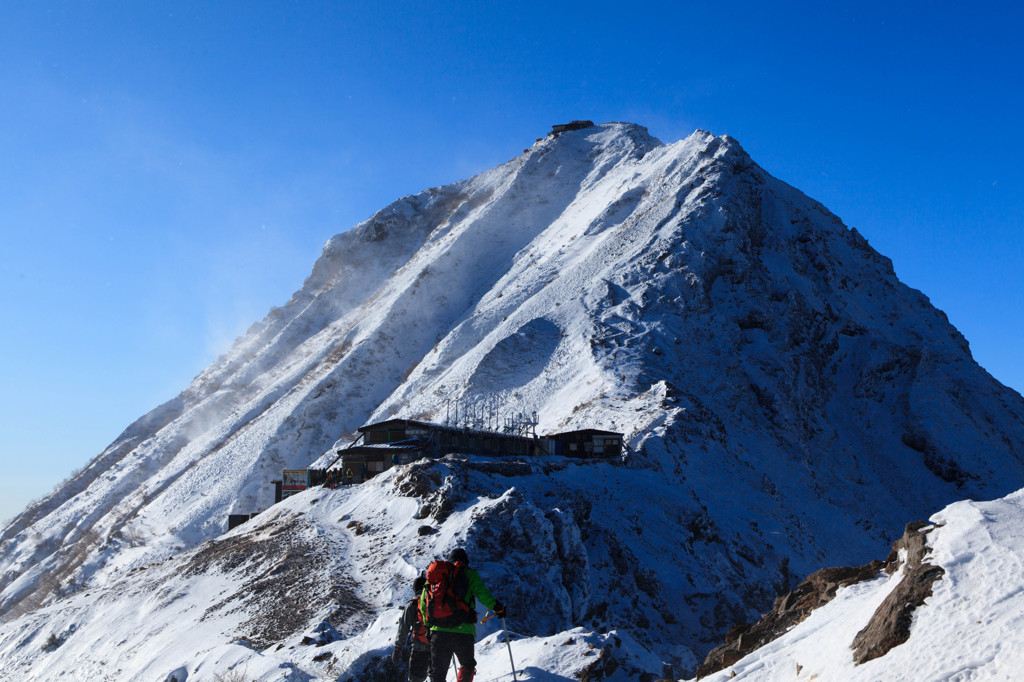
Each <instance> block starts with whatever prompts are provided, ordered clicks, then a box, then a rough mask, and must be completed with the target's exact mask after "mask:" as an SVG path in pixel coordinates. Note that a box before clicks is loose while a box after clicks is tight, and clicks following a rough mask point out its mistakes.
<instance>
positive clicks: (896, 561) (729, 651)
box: [697, 521, 944, 678]
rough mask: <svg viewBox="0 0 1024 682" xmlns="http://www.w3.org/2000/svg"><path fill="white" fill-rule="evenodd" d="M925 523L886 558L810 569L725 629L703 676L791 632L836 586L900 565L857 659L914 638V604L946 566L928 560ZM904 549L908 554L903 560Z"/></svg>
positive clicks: (859, 641) (856, 644) (910, 528)
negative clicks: (752, 617)
mask: <svg viewBox="0 0 1024 682" xmlns="http://www.w3.org/2000/svg"><path fill="white" fill-rule="evenodd" d="M926 526H927V524H926V523H925V522H923V521H915V522H913V523H909V524H907V528H906V530H905V531H904V533H903V537H902V538H900V539H899V540H897V541H896V542H894V543H893V549H892V552H891V553H890V554H889V557H888V558H887V559H886V561H885V562H881V561H877V560H876V561H872V562H871V563H868V564H864V565H863V566H855V567H842V568H823V569H821V570H820V571H817V572H815V573H812V574H811V575H810V576H808V577H807V579H806V580H804V581H803V582H802V583H800V585H799V586H797V588H796V589H795V590H793V591H792V592H789V593H787V594H784V595H782V596H780V597H778V598H777V599H776V600H775V604H774V605H773V606H772V610H771V611H770V612H768V613H767V614H765V615H764V617H763V618H762V619H761V620H760V621H758V622H757V623H756V624H754V625H747V624H745V623H740V624H737V625H734V626H733V627H732V628H730V629H729V631H728V632H726V633H725V643H724V644H722V645H721V646H718V647H716V648H714V649H712V650H711V652H710V653H708V655H707V658H705V660H704V662H703V663H702V664H701V665H700V666H698V668H697V677H698V678H699V677H705V676H707V675H710V674H711V673H714V672H718V671H719V670H722V669H723V668H727V667H728V666H730V665H733V664H734V663H736V662H737V661H739V660H740V659H741V658H743V657H744V656H746V655H747V654H749V653H750V652H752V651H754V650H755V649H759V648H760V647H762V646H764V645H765V644H768V643H769V642H771V641H773V640H775V639H776V638H778V637H779V636H781V635H782V634H784V633H786V632H788V631H789V630H791V629H792V628H793V626H795V625H796V624H797V623H800V622H801V621H803V620H804V619H805V618H807V616H809V615H810V614H811V612H812V611H814V610H815V609H817V608H819V607H821V606H824V605H825V604H827V603H829V602H830V601H832V599H833V598H834V597H835V596H836V590H838V589H839V588H840V587H847V586H849V585H853V584H855V583H859V582H861V581H863V580H870V579H871V578H874V577H875V576H877V575H878V574H879V573H880V572H881V571H883V570H884V571H885V572H886V573H888V574H890V575H892V574H893V573H895V572H896V571H897V570H899V569H900V567H901V566H902V568H903V571H904V577H903V579H902V580H901V581H900V583H899V585H898V586H897V587H896V588H895V589H894V590H893V591H892V593H890V594H889V596H888V597H887V598H886V599H885V601H884V602H882V604H881V605H880V606H879V607H878V610H877V611H876V612H875V615H874V616H873V617H872V618H871V622H869V623H868V625H867V626H865V627H864V629H863V630H861V631H860V632H859V633H857V636H856V638H854V640H853V644H852V645H851V648H852V649H854V660H855V661H856V662H857V663H858V664H859V663H864V662H866V661H870V660H872V659H874V658H878V657H879V656H884V655H885V654H886V653H888V651H889V650H890V649H892V648H893V647H894V646H898V645H900V644H902V643H903V642H905V641H907V639H908V638H909V637H910V624H911V621H912V614H913V612H914V609H916V608H917V607H918V606H920V605H921V604H923V603H924V600H925V599H926V598H927V597H929V596H931V593H932V589H931V586H932V583H934V582H935V581H936V580H938V579H940V578H941V577H942V575H943V573H944V571H943V570H942V568H939V567H937V566H932V565H930V564H927V563H925V562H924V557H925V556H926V555H927V553H928V551H929V550H928V546H927V544H926V542H925V534H926V533H927V532H928V531H927V530H922V529H923V528H926ZM901 550H903V551H905V553H906V560H905V562H904V561H903V560H901V558H900V557H901Z"/></svg>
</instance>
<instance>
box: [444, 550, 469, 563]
mask: <svg viewBox="0 0 1024 682" xmlns="http://www.w3.org/2000/svg"><path fill="white" fill-rule="evenodd" d="M448 561H461V562H462V563H464V564H468V563H469V556H467V554H466V550H464V549H462V548H461V547H456V548H455V549H453V550H452V552H451V554H449V555H448Z"/></svg>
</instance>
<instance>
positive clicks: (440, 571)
mask: <svg viewBox="0 0 1024 682" xmlns="http://www.w3.org/2000/svg"><path fill="white" fill-rule="evenodd" d="M426 589H427V609H426V617H427V625H429V626H431V627H440V628H452V627H456V626H458V625H462V624H464V623H475V622H476V611H474V610H473V609H472V608H471V607H470V605H469V604H468V603H467V602H466V593H467V592H469V579H468V578H467V577H466V567H465V564H463V563H462V562H461V561H455V562H451V561H435V562H433V563H431V564H430V566H428V567H427V588H426Z"/></svg>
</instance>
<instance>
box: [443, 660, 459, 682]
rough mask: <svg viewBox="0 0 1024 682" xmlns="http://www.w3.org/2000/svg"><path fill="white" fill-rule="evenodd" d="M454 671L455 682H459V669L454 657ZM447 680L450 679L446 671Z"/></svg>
mask: <svg viewBox="0 0 1024 682" xmlns="http://www.w3.org/2000/svg"><path fill="white" fill-rule="evenodd" d="M452 670H454V671H455V682H459V669H458V668H456V667H455V657H454V656H452ZM444 677H445V679H448V671H447V670H445V671H444Z"/></svg>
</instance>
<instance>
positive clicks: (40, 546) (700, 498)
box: [0, 123, 1024, 665]
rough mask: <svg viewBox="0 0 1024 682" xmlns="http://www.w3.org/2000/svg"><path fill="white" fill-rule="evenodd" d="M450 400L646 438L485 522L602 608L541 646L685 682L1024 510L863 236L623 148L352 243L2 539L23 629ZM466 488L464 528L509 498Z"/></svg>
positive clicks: (735, 169) (1003, 396) (584, 146)
mask: <svg viewBox="0 0 1024 682" xmlns="http://www.w3.org/2000/svg"><path fill="white" fill-rule="evenodd" d="M452 398H455V399H459V400H461V401H463V404H470V405H471V404H474V403H480V404H483V403H486V404H488V405H489V406H490V407H492V408H494V407H497V408H498V409H500V410H501V411H502V412H504V413H510V412H514V411H515V412H518V411H525V412H529V411H532V410H537V411H538V413H539V414H540V417H541V424H540V427H539V430H540V431H542V432H544V431H555V430H562V429H566V430H567V429H571V428H583V427H595V428H603V429H610V430H616V431H622V432H624V433H625V434H626V438H627V441H628V445H629V447H630V450H631V452H632V454H631V455H630V457H628V458H627V460H626V461H625V462H623V463H619V464H618V465H615V466H613V465H610V464H599V465H589V466H586V467H583V468H582V469H579V472H578V474H577V475H574V476H573V477H572V480H571V482H568V483H567V482H565V481H561V482H559V483H558V484H553V483H552V481H553V480H555V481H557V480H560V479H558V476H556V475H554V474H552V473H542V474H530V475H528V476H527V475H525V474H524V476H525V479H524V480H522V481H517V480H509V479H508V477H504V478H498V479H495V480H493V481H489V482H487V483H486V486H487V490H488V492H487V494H488V495H490V496H491V497H493V498H494V499H513V500H515V504H514V505H511V506H510V507H509V508H508V509H507V510H505V511H504V512H502V513H503V514H506V515H507V514H511V513H512V511H511V510H512V508H513V507H524V508H532V509H535V510H536V512H535V513H536V515H537V516H538V518H541V517H543V518H561V519H565V518H569V517H571V518H572V519H573V523H574V524H575V527H576V529H577V531H578V532H579V535H580V543H579V544H578V545H574V547H575V549H574V550H573V552H571V553H570V554H569V555H566V556H561V555H559V556H558V560H557V562H556V563H557V564H558V566H557V567H554V568H552V571H555V572H556V573H558V572H561V574H562V575H563V577H564V575H565V574H566V573H565V572H566V571H569V573H570V574H571V575H573V576H574V577H573V580H572V581H573V583H574V584H580V585H581V587H579V588H574V590H567V593H568V594H569V597H566V599H567V600H568V601H566V600H564V599H563V600H562V601H560V602H559V604H558V605H557V606H555V605H553V606H551V608H552V609H553V611H552V614H553V615H552V616H551V618H550V619H547V620H544V619H541V620H538V622H536V623H534V626H535V631H532V632H530V633H526V634H531V635H537V636H542V635H543V636H548V635H553V634H554V633H555V632H558V631H560V630H565V629H568V628H570V627H573V626H576V625H583V626H586V627H590V628H598V627H613V628H617V629H618V630H619V631H620V632H621V633H622V634H621V635H620V636H626V635H627V634H628V636H629V637H630V638H632V639H633V640H635V641H637V642H640V643H642V644H643V645H644V646H646V647H648V648H649V649H650V650H651V651H653V652H655V653H656V654H657V656H659V657H660V658H662V659H664V660H667V661H671V662H675V663H680V664H684V665H690V664H692V663H693V662H694V661H695V660H696V659H695V658H694V657H693V656H692V655H691V653H690V652H691V650H692V651H693V652H695V653H696V654H701V653H703V651H704V650H706V649H707V648H709V647H710V646H711V645H712V644H713V643H715V642H716V641H717V639H718V638H720V636H721V634H722V632H724V630H725V628H727V627H728V626H729V625H731V624H732V622H734V621H739V620H750V619H751V618H752V617H754V616H756V614H757V613H758V612H759V611H761V610H764V608H765V607H766V606H767V605H768V604H770V603H771V600H772V598H773V597H774V595H775V594H776V593H777V592H778V591H780V590H784V589H786V588H788V587H791V586H792V585H793V584H794V583H795V581H796V580H798V579H800V578H802V577H803V576H804V575H806V574H808V573H810V572H811V571H812V570H814V569H816V568H818V567H819V566H820V565H823V564H856V563H863V562H864V561H866V560H867V559H869V558H871V557H873V556H875V555H877V554H878V553H879V551H880V549H881V548H884V547H885V546H887V544H888V543H889V542H890V541H891V539H892V537H894V536H896V535H898V534H899V532H900V530H901V529H902V527H903V525H904V523H906V522H907V521H908V520H911V519H914V518H920V517H923V516H926V515H927V514H929V513H931V512H932V511H933V510H934V509H938V508H941V507H942V506H944V505H946V504H948V503H949V502H951V501H953V500H956V499H960V498H963V497H973V498H985V497H989V498H991V497H998V496H1001V495H1004V494H1006V493H1008V492H1010V491H1012V490H1015V489H1017V488H1018V487H1021V486H1024V462H1022V457H1024V399H1022V398H1021V396H1019V395H1018V394H1016V393H1015V392H1013V391H1011V390H1009V389H1007V388H1005V387H1003V386H1002V385H1000V384H999V383H998V382H997V381H995V380H994V379H992V378H991V377H990V376H989V375H988V374H986V373H985V372H984V371H983V370H982V369H981V368H980V367H978V365H977V364H976V363H975V362H974V361H973V359H972V358H971V356H970V352H969V349H968V346H967V343H966V341H965V340H964V339H963V337H962V336H961V335H960V334H959V333H958V332H957V331H956V329H954V328H953V327H952V326H951V325H950V324H949V323H948V321H947V320H946V318H945V316H944V315H943V314H942V313H941V312H940V311H938V310H936V309H934V308H933V307H932V306H931V305H930V304H929V303H928V300H927V299H926V298H925V297H924V296H923V295H922V294H921V293H920V292H917V291H914V290H912V289H909V288H907V287H906V286H904V285H902V284H901V283H900V282H899V281H898V280H897V278H896V276H895V274H894V273H893V270H892V267H891V264H890V263H889V261H888V260H887V259H886V258H884V257H883V256H881V255H879V254H878V253H877V252H875V251H874V250H873V249H871V247H870V246H868V244H867V242H866V241H865V240H864V239H863V238H862V237H861V236H860V235H859V234H858V233H857V232H856V231H855V230H851V229H848V228H847V227H845V226H844V225H843V224H842V223H841V221H840V220H839V219H838V218H837V217H835V216H834V215H832V214H831V213H829V212H828V211H827V210H826V209H825V208H824V207H822V206H821V205H820V204H818V203H816V202H814V201H813V200H811V199H809V198H807V197H806V196H804V195H803V194H801V193H800V192H799V191H797V190H795V189H793V188H792V187H789V186H788V185H786V184H784V183H782V182H780V181H778V180H776V179H775V178H772V177H771V176H770V175H768V174H767V173H766V172H765V171H764V170H762V169H761V168H759V167H758V166H757V165H756V164H755V163H754V162H753V161H752V160H751V159H750V158H749V157H748V156H747V154H746V153H745V152H744V151H743V149H742V148H741V147H740V146H739V144H738V143H737V142H736V141H735V140H732V139H730V138H728V137H716V136H713V135H711V134H709V133H706V132H703V131H698V132H696V133H694V134H693V135H691V136H690V137H688V138H687V139H685V140H682V141H680V142H676V143H674V144H668V145H666V144H662V143H661V142H659V141H658V140H656V139H654V138H652V137H650V136H649V135H648V134H647V132H646V130H644V129H643V128H641V127H639V126H636V125H633V124H626V123H609V124H604V125H599V126H596V127H593V128H588V129H585V130H578V131H574V132H570V133H565V134H562V135H561V136H559V137H557V138H551V137H549V138H546V139H544V140H543V141H541V142H538V143H537V144H536V145H534V146H533V147H532V148H531V149H530V150H529V151H527V152H526V153H525V154H523V155H522V156H520V157H518V158H516V159H513V160H512V161H509V162H508V163H506V164H504V165H502V166H499V167H497V168H495V169H493V170H490V171H487V172H485V173H483V174H481V175H478V176H476V177H474V178H471V179H469V180H465V181H462V182H459V183H455V184H453V185H449V186H446V187H441V188H436V189H431V190H427V191H424V192H422V193H420V194H418V195H416V196H410V197H405V198H403V199H400V200H398V201H396V202H395V203H393V204H392V205H390V206H388V207H387V208H385V209H383V210H382V211H380V212H379V213H377V214H376V215H374V216H373V217H372V218H371V219H370V220H368V221H366V222H365V223H362V224H360V225H358V226H356V227H355V228H353V229H352V230H350V231H348V232H345V233H343V234H340V235H338V236H336V237H333V238H332V239H331V240H330V241H329V242H328V243H327V245H326V247H325V249H324V253H323V256H322V257H321V258H320V259H319V260H318V261H317V263H316V264H315V266H314V268H313V272H312V274H311V276H310V277H309V279H308V280H307V281H306V282H305V284H304V285H303V287H302V288H301V289H300V290H299V291H298V292H296V293H295V295H294V296H293V297H292V299H291V300H290V301H289V302H288V303H287V304H286V305H284V306H283V307H281V308H277V309H274V310H272V311H271V312H270V314H269V315H268V316H267V317H266V318H265V319H264V320H263V321H262V322H260V323H258V324H255V325H253V327H252V328H251V329H250V330H249V332H248V333H247V334H246V335H245V336H244V337H242V338H240V339H239V340H238V341H237V342H236V343H235V345H234V347H233V348H232V349H231V350H230V351H229V352H228V353H227V354H225V355H224V356H223V357H221V358H219V359H218V360H217V361H216V362H215V363H214V364H213V365H211V367H209V368H208V369H207V370H205V371H204V372H202V373H201V374H200V375H199V376H197V377H196V379H195V380H194V381H193V382H192V384H191V385H190V386H189V387H188V388H187V389H186V390H185V391H184V392H183V393H182V394H181V395H180V396H179V397H178V398H176V399H175V400H173V401H171V402H169V403H167V404H166V405H163V406H161V407H159V408H157V409H155V410H154V411H152V412H151V413H149V414H147V415H146V416H145V417H143V418H142V419H140V420H139V421H138V422H136V423H135V424H133V425H132V426H130V427H129V428H128V429H127V430H126V431H125V433H124V434H122V436H121V437H119V438H118V440H117V441H115V443H113V444H112V445H111V446H110V447H109V448H108V449H107V450H106V451H104V452H103V453H101V455H99V456H98V457H97V458H96V459H95V460H94V461H93V462H92V463H91V464H90V465H89V466H88V467H87V468H86V469H85V470H84V471H83V472H81V473H80V474H79V475H78V476H77V477H76V478H74V479H73V480H72V481H70V482H69V483H67V484H66V485H64V486H63V487H61V488H60V489H58V490H56V491H55V492H54V493H53V494H52V495H50V496H49V497H48V498H46V499H44V500H42V501H41V502H40V503H38V504H36V505H33V506H32V507H31V508H29V509H27V510H26V511H25V512H24V513H23V514H22V515H20V516H19V517H18V518H16V519H15V520H14V521H13V522H12V523H11V524H10V525H9V526H8V527H7V528H6V529H4V531H3V534H2V536H0V542H2V544H0V590H2V591H0V613H3V614H4V617H6V618H13V617H16V616H18V615H19V614H23V613H30V612H33V611H34V610H35V609H37V608H38V607H40V606H42V605H45V604H51V602H53V603H52V604H51V605H50V606H47V607H46V608H45V609H44V611H40V612H37V613H44V612H52V613H59V612H60V610H61V609H62V608H65V607H67V605H69V604H71V603H72V601H68V600H81V599H84V598H85V597H83V594H85V593H86V592H88V593H90V594H94V595H95V594H98V593H100V592H102V593H103V594H111V592H110V591H111V590H114V589H115V588H114V586H116V585H124V584H125V583H123V582H122V581H124V580H126V579H127V578H126V577H125V576H126V575H127V574H128V573H129V572H130V571H132V570H134V569H138V568H139V567H142V566H146V565H152V564H153V562H160V561H168V563H167V564H164V565H166V566H173V565H178V564H177V563H176V562H183V561H186V559H185V558H184V557H186V556H189V553H190V552H202V551H206V550H204V549H203V548H202V547H201V546H200V545H201V543H203V542H205V541H209V540H212V539H213V538H216V537H218V536H219V535H220V534H221V533H223V531H224V528H225V525H226V519H227V515H228V514H229V513H232V512H243V513H244V512H251V511H256V510H258V509H265V508H267V507H269V506H270V503H271V501H272V487H271V485H270V481H271V480H272V479H274V478H277V477H279V475H280V471H281V469H283V468H294V467H304V466H306V465H308V464H309V463H310V462H313V461H315V460H316V459H317V458H319V457H320V456H321V455H322V454H323V453H324V452H325V451H327V450H329V449H330V447H331V445H332V443H334V442H335V440H336V439H339V438H345V437H348V436H349V435H350V434H351V433H352V431H353V430H354V429H355V428H357V427H358V426H360V425H362V424H363V423H366V422H367V421H370V420H377V419H383V418H387V417H391V416H401V417H409V418H421V419H441V418H443V417H444V414H445V402H444V401H445V400H446V399H452ZM524 466H525V465H524ZM545 466H547V465H545V464H544V463H533V464H530V465H529V467H528V468H530V467H534V468H536V467H540V468H541V469H543V468H544V467H545ZM573 469H574V470H576V469H578V467H573ZM453 476H454V474H453ZM552 477H554V478H552ZM459 480H461V479H459V478H458V477H455V478H453V479H452V483H451V485H449V489H452V490H455V488H452V486H456V483H457V482H458V481H459ZM460 485H462V486H463V487H462V488H459V491H460V492H459V493H458V495H456V497H455V498H453V499H455V500H456V501H458V502H459V503H461V504H463V505H470V506H468V507H465V509H469V508H471V507H472V506H473V505H471V504H470V503H471V502H472V500H473V499H474V495H482V494H484V493H483V492H482V491H478V490H477V489H476V488H474V487H473V486H474V485H477V482H475V481H472V482H471V483H466V482H465V481H463V482H462V483H461V484H460ZM479 485H485V484H484V483H479ZM466 486H468V487H466ZM502 486H507V487H506V488H504V489H502ZM456 487H457V486H456ZM511 487H515V494H514V495H513V494H512V493H509V492H508V488H511ZM424 494H427V493H424ZM413 497H421V496H413ZM381 504H383V500H382V501H381ZM456 506H457V505H456ZM465 509H464V510H463V511H465ZM552 515H554V516H552ZM462 518H463V523H464V527H462V532H465V533H473V532H474V531H473V529H474V528H476V527H477V524H478V523H479V519H477V518H475V517H473V516H472V515H469V516H465V517H462ZM448 522H449V521H447V520H446V523H448ZM551 523H552V524H554V525H557V524H556V523H555V522H553V521H551ZM552 532H555V531H552ZM402 551H406V552H412V551H414V550H413V549H412V548H411V546H410V547H408V548H405V549H403V550H402ZM416 556H419V555H416ZM549 558H550V559H551V560H552V561H554V557H553V556H551V557H549ZM270 560H271V559H269V558H268V559H267V561H270ZM282 560H283V559H282ZM161 570H164V569H161ZM166 570H171V569H166ZM573 571H575V573H574V572H573ZM154 575H155V574H154ZM549 578H551V580H552V581H554V578H552V577H551V576H549ZM62 596H63V597H66V598H67V599H68V600H65V601H55V600H58V599H59V598H60V597H62ZM382 603H383V602H381V601H380V600H377V601H367V602H365V604H368V606H366V607H365V608H363V607H362V606H361V607H360V609H363V610H362V611H361V613H362V614H363V615H362V617H363V618H364V621H352V622H358V623H360V624H365V623H366V622H370V621H374V620H375V619H376V617H377V616H379V609H381V608H383V606H382ZM518 605H519V606H520V608H521V609H523V611H524V612H525V611H526V610H531V609H532V608H533V607H531V606H530V605H529V604H528V603H526V602H525V601H524V602H522V603H520V604H518ZM68 608H70V607H68ZM126 608H127V607H126ZM35 617H41V616H35ZM234 634H238V633H234ZM224 636H225V637H227V636H229V635H227V634H226V635H224ZM232 636H233V635H232ZM238 636H241V635H238ZM282 641H283V640H282ZM211 646H212V645H211ZM183 658H187V657H185V656H184V655H183Z"/></svg>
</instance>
